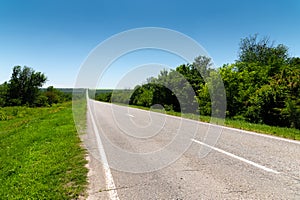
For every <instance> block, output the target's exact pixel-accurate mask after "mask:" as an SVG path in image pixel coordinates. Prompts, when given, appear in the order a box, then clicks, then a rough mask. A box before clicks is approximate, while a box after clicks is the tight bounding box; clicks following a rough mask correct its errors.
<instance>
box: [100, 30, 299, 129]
mask: <svg viewBox="0 0 300 200" xmlns="http://www.w3.org/2000/svg"><path fill="white" fill-rule="evenodd" d="M218 76H221V78H222V80H223V83H224V86H225V90H226V99H227V111H226V116H227V117H229V118H233V119H241V120H246V121H249V122H253V123H264V124H268V125H275V126H284V127H294V128H297V129H299V128H300V58H298V57H290V56H289V54H288V48H287V47H286V46H284V45H282V44H280V45H277V46H274V44H273V43H271V42H270V41H269V39H268V38H262V39H258V37H257V35H255V36H250V37H248V38H244V39H242V40H241V42H240V47H239V55H238V59H237V60H236V62H235V63H232V64H225V65H223V66H222V67H220V68H217V69H216V68H212V63H211V60H210V58H207V57H203V56H199V57H197V58H196V59H195V61H194V62H193V63H189V64H183V65H180V66H178V67H177V68H176V69H174V70H170V71H167V70H163V71H161V72H160V74H159V75H158V76H157V77H150V78H148V79H147V83H146V84H143V85H138V86H136V87H135V88H134V90H123V91H120V90H118V91H113V92H112V91H109V92H102V93H98V94H97V95H96V99H97V100H100V101H106V102H119V103H126V104H132V105H139V106H145V107H150V106H153V105H155V104H161V105H163V106H164V107H165V109H167V110H174V111H181V112H187V113H195V112H198V113H200V114H201V115H211V112H212V110H211V109H212V106H213V105H214V104H217V103H220V102H211V98H210V97H211V95H222V93H218V88H220V87H219V86H218V84H219V82H218V81H217V80H218ZM190 88H192V91H191V89H190ZM213 92H214V93H216V94H212V93H213ZM217 99H218V98H217ZM221 103H222V102H221Z"/></svg>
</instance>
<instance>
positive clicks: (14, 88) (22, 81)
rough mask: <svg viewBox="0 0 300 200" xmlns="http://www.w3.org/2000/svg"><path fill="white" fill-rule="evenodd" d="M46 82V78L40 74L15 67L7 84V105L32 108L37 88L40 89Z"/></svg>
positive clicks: (36, 95) (26, 68) (37, 91)
mask: <svg viewBox="0 0 300 200" xmlns="http://www.w3.org/2000/svg"><path fill="white" fill-rule="evenodd" d="M46 80H47V77H46V76H45V75H44V74H43V73H41V72H35V71H34V70H33V69H32V68H29V67H26V66H25V67H23V68H21V67H20V66H15V67H14V68H13V73H12V76H11V79H10V81H9V83H8V103H9V105H12V106H15V105H29V106H33V105H34V103H35V101H36V99H37V97H38V95H39V87H42V86H43V84H44V83H45V82H46Z"/></svg>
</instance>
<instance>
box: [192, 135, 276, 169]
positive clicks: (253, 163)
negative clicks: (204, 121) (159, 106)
mask: <svg viewBox="0 0 300 200" xmlns="http://www.w3.org/2000/svg"><path fill="white" fill-rule="evenodd" d="M191 140H192V141H193V142H196V143H198V144H201V145H203V146H206V147H208V148H211V149H213V150H215V151H218V152H220V153H223V154H225V155H227V156H230V157H232V158H235V159H238V160H240V161H242V162H245V163H248V164H250V165H252V166H254V167H257V168H259V169H263V170H265V171H267V172H272V173H275V174H279V173H280V172H278V171H276V170H273V169H270V168H268V167H265V166H262V165H260V164H257V163H255V162H252V161H250V160H247V159H245V158H242V157H239V156H237V155H234V154H232V153H229V152H227V151H224V150H222V149H218V148H216V147H213V146H210V145H208V144H205V143H203V142H200V141H198V140H195V139H191Z"/></svg>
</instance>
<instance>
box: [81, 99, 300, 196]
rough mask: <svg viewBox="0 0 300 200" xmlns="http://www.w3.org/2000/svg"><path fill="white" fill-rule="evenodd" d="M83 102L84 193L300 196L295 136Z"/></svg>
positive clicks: (299, 161)
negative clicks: (86, 163) (86, 167)
mask: <svg viewBox="0 0 300 200" xmlns="http://www.w3.org/2000/svg"><path fill="white" fill-rule="evenodd" d="M88 105H89V106H88V108H89V109H88V133H87V135H85V136H84V137H83V138H84V143H85V145H86V146H87V147H88V149H89V151H90V160H91V162H90V167H91V169H92V170H91V171H90V174H89V177H90V181H91V185H92V186H91V187H90V192H89V193H90V196H89V199H121V200H122V199H130V200H132V199H300V143H299V142H297V141H293V140H286V139H281V138H277V137H272V136H266V135H261V134H256V133H253V132H246V131H241V130H237V129H231V128H220V127H214V126H210V125H209V124H207V123H201V122H196V121H192V120H185V119H181V118H178V117H173V116H167V115H163V114H159V113H154V112H149V111H143V110H138V109H133V108H128V107H123V106H118V105H112V104H107V103H101V102H96V101H93V100H89V104H88ZM213 128H216V131H219V130H221V131H222V133H221V135H220V137H219V138H217V136H218V134H216V135H213V134H214V132H211V133H210V135H209V134H207V131H208V130H209V129H213ZM207 138H208V139H207ZM216 138H217V139H218V140H216ZM201 152H202V153H201ZM203 152H205V153H207V155H206V154H203ZM100 161H101V162H100Z"/></svg>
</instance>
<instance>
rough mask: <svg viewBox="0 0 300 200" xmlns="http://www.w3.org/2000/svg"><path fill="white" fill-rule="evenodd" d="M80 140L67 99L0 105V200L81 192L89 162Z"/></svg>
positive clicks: (68, 195)
mask: <svg viewBox="0 0 300 200" xmlns="http://www.w3.org/2000/svg"><path fill="white" fill-rule="evenodd" d="M83 109H84V108H83ZM80 144H81V142H80V139H79V137H78V135H77V132H76V129H75V125H74V121H73V116H72V104H71V102H68V103H63V104H59V105H54V106H53V107H51V108H26V107H8V108H0V169H1V170H0V199H2V198H3V199H76V198H78V197H79V196H83V195H85V193H84V191H85V189H86V185H87V183H86V175H87V169H86V168H85V164H86V162H87V161H86V160H85V158H84V157H85V153H86V152H85V150H84V149H83V148H82V147H81V146H80Z"/></svg>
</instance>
